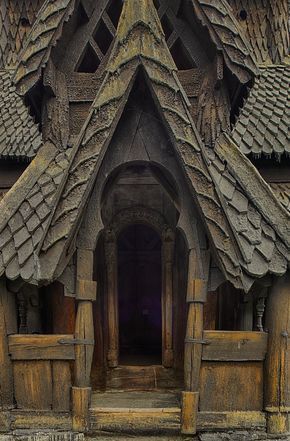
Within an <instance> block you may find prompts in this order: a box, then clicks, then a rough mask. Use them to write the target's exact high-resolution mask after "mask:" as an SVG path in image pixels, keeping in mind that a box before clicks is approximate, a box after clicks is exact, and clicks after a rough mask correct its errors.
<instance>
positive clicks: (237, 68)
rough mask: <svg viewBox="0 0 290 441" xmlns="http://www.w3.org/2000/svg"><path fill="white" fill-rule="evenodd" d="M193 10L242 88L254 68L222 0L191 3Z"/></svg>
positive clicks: (238, 28) (232, 15) (253, 63)
mask: <svg viewBox="0 0 290 441" xmlns="http://www.w3.org/2000/svg"><path fill="white" fill-rule="evenodd" d="M192 4H193V9H194V11H195V14H196V16H197V17H198V19H199V20H200V21H201V23H202V24H203V25H204V26H206V27H207V29H208V32H209V34H210V36H211V38H212V41H213V42H214V43H215V45H216V47H217V49H218V50H220V51H222V52H223V56H224V60H225V63H226V65H227V67H228V68H229V69H230V71H231V72H232V73H233V74H234V75H235V76H236V77H237V78H238V79H239V81H240V82H241V83H242V84H245V83H247V82H248V81H249V80H250V79H251V78H252V75H253V74H257V73H258V68H257V65H256V62H255V59H254V58H253V55H252V52H251V48H250V46H249V43H248V42H247V41H246V40H245V38H244V36H243V32H242V30H241V28H240V26H239V23H238V21H237V20H236V18H235V17H234V14H233V11H232V9H231V8H230V6H229V4H228V2H227V1H226V0H219V1H212V0H198V1H195V0H192Z"/></svg>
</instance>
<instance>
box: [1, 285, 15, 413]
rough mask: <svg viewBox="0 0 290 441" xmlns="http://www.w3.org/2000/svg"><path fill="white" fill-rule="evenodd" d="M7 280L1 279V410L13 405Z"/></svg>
mask: <svg viewBox="0 0 290 441" xmlns="http://www.w3.org/2000/svg"><path fill="white" fill-rule="evenodd" d="M6 294H7V293H6V283H5V280H3V279H2V280H1V281H0V410H1V409H2V410H4V409H10V408H11V407H13V378H12V364H11V360H10V357H9V353H8V338H7V328H6V320H5V318H6V315H5V311H4V305H3V297H4V296H5V295H6Z"/></svg>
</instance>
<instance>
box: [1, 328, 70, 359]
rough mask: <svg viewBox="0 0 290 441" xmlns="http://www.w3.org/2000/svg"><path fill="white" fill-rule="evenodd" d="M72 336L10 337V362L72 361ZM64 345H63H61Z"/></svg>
mask: <svg viewBox="0 0 290 441" xmlns="http://www.w3.org/2000/svg"><path fill="white" fill-rule="evenodd" d="M73 338H74V337H73V335H68V334H63V335H61V334H60V335H10V336H9V339H8V341H9V353H10V355H11V358H12V360H74V358H75V352H74V345H73V343H70V342H72V340H73ZM62 342H63V343H65V342H67V343H65V344H63V343H62Z"/></svg>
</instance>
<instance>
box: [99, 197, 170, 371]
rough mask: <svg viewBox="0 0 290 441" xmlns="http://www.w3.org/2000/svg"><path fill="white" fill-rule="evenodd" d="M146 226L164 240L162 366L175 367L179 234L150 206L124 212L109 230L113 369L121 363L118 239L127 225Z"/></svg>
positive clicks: (109, 355) (110, 355)
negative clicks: (175, 274) (175, 270)
mask: <svg viewBox="0 0 290 441" xmlns="http://www.w3.org/2000/svg"><path fill="white" fill-rule="evenodd" d="M134 224H135V225H136V224H145V225H148V226H150V227H151V228H153V229H154V230H155V231H156V232H157V233H158V234H159V236H160V239H161V241H162V292H161V303H162V364H163V366H164V367H172V366H173V359H174V356H173V336H172V335H173V313H172V308H173V260H174V245H175V233H174V231H173V230H172V228H170V226H169V225H168V224H167V223H166V221H165V219H164V217H163V216H162V215H161V214H160V213H158V212H157V211H155V210H152V209H150V208H147V207H140V206H137V207H132V208H128V209H124V210H121V211H120V212H119V213H117V215H116V216H115V217H114V219H113V221H112V222H111V223H110V224H109V225H108V226H107V227H106V228H105V254H106V267H107V280H108V283H107V314H108V317H107V319H108V352H107V361H108V365H109V367H117V366H118V363H119V314H118V271H117V269H118V253H117V240H118V236H119V234H120V232H121V231H122V230H124V229H125V228H126V227H127V226H130V225H134Z"/></svg>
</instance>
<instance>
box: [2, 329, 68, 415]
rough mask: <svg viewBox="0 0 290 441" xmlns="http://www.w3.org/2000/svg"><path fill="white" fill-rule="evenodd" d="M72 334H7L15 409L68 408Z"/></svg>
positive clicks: (61, 409) (63, 410)
mask: <svg viewBox="0 0 290 441" xmlns="http://www.w3.org/2000/svg"><path fill="white" fill-rule="evenodd" d="M73 338H74V337H73V335H21V334H18V335H10V336H9V337H8V347H9V354H10V357H11V360H12V365H13V377H14V396H15V401H16V408H17V409H25V410H52V411H55V412H66V411H69V410H70V407H71V406H70V393H71V369H70V363H71V360H74V358H75V351H74V344H73V343H74V342H73Z"/></svg>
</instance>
